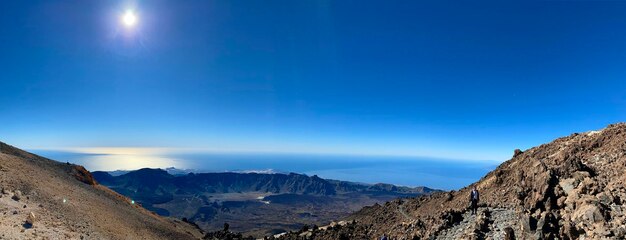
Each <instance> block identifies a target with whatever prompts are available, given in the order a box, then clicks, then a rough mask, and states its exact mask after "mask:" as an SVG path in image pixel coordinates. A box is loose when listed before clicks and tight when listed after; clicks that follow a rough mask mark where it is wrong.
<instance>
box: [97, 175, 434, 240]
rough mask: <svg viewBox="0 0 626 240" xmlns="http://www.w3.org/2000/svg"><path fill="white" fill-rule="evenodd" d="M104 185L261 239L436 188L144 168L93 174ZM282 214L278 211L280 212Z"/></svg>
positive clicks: (208, 226) (169, 212)
mask: <svg viewBox="0 0 626 240" xmlns="http://www.w3.org/2000/svg"><path fill="white" fill-rule="evenodd" d="M93 176H94V178H95V179H96V180H97V181H98V182H99V183H100V184H102V185H105V186H107V187H110V188H111V189H113V190H115V191H117V192H118V193H120V194H123V195H125V196H128V197H130V198H131V199H133V200H134V201H136V202H137V203H139V204H141V205H142V206H143V207H145V208H147V209H149V210H152V211H154V212H156V213H158V214H161V215H164V216H175V217H177V218H184V219H187V220H189V221H193V222H195V223H196V224H198V225H199V226H200V227H201V228H203V229H205V230H207V231H212V230H218V229H221V228H222V227H223V224H224V223H225V222H228V223H229V224H230V225H231V226H232V229H233V230H237V231H241V232H244V233H246V234H248V235H254V236H257V237H262V236H266V235H268V234H270V235H271V234H273V233H279V232H284V231H289V230H296V229H300V228H301V227H302V226H304V225H314V224H317V225H322V224H328V223H329V222H331V221H332V220H335V219H339V218H343V217H346V216H348V215H349V214H350V213H352V212H354V211H356V210H358V209H360V208H362V207H364V206H367V205H371V204H375V203H382V202H385V201H388V200H391V199H395V198H399V197H414V196H419V195H424V194H430V193H432V192H436V190H434V189H430V188H427V187H416V188H410V187H401V186H395V185H391V184H382V183H379V184H362V183H353V182H346V181H338V180H328V179H322V178H320V177H318V176H307V175H303V174H296V173H289V174H281V173H272V174H268V173H235V172H223V173H189V174H186V175H172V174H170V173H168V171H167V170H163V169H147V168H146V169H140V170H136V171H130V172H128V173H125V174H122V175H119V176H113V175H111V174H109V173H107V172H94V173H93ZM277 212H279V213H280V214H279V215H278V214H276V213H277Z"/></svg>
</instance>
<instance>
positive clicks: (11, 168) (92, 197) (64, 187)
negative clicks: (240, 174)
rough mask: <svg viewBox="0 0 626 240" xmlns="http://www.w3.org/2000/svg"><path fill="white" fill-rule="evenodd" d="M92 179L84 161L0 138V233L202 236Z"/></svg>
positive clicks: (5, 236)
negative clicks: (60, 157) (30, 149)
mask: <svg viewBox="0 0 626 240" xmlns="http://www.w3.org/2000/svg"><path fill="white" fill-rule="evenodd" d="M201 237H202V233H201V232H200V231H199V230H198V229H197V228H196V227H195V226H193V225H191V224H188V223H185V222H182V221H179V220H174V219H169V218H163V217H160V216H158V215H156V214H154V213H152V212H150V211H147V210H145V209H143V208H141V207H139V206H137V205H134V204H132V203H131V201H130V200H129V199H128V198H126V197H124V196H122V195H120V194H117V193H115V192H114V191H111V190H110V189H108V188H107V187H104V186H102V185H99V184H97V183H96V181H94V179H93V177H92V175H91V174H90V173H89V172H88V171H86V170H85V169H84V168H83V167H81V166H78V165H73V164H66V163H59V162H56V161H52V160H49V159H46V158H43V157H39V156H37V155H34V154H30V153H28V152H25V151H22V150H19V149H17V148H14V147H12V146H9V145H7V144H4V143H1V142H0V239H199V238H201Z"/></svg>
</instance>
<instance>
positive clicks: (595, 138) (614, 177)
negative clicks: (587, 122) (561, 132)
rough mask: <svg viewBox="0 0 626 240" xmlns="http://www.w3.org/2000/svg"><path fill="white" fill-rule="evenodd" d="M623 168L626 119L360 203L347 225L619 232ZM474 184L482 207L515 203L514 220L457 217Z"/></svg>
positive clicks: (562, 235) (380, 229)
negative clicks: (490, 167)
mask: <svg viewBox="0 0 626 240" xmlns="http://www.w3.org/2000/svg"><path fill="white" fill-rule="evenodd" d="M624 173H626V124H624V123H620V124H613V125H609V126H608V127H607V128H605V129H603V130H600V131H591V132H587V133H581V134H572V135H570V136H567V137H563V138H559V139H556V140H554V141H553V142H551V143H548V144H543V145H541V146H538V147H534V148H531V149H528V150H525V151H523V152H522V151H517V150H516V151H515V152H514V156H513V158H512V159H511V160H509V161H506V162H504V163H502V164H501V165H500V166H499V167H498V168H497V169H495V170H494V171H492V172H490V173H489V174H487V175H486V176H484V177H483V178H482V179H481V180H480V181H478V182H476V183H474V184H472V185H470V186H467V187H465V188H463V189H460V190H458V191H454V192H448V193H441V194H433V195H431V196H425V197H418V198H413V199H407V200H405V201H402V202H394V201H392V202H388V203H386V204H384V205H376V206H373V207H368V208H364V209H363V210H361V211H359V212H357V213H356V214H354V215H353V216H352V217H351V218H350V219H351V220H356V225H357V226H362V227H363V228H362V229H367V231H360V230H357V229H361V228H359V227H353V229H354V231H355V232H352V234H361V235H365V236H367V238H375V237H378V236H380V234H382V233H387V234H388V235H389V236H390V237H392V238H399V239H402V238H404V239H411V238H412V237H418V238H422V239H424V238H438V237H440V235H441V234H442V233H443V232H446V233H447V232H448V231H446V230H447V229H450V228H454V227H455V226H456V227H458V225H459V224H469V223H470V222H472V223H473V224H475V225H473V227H471V226H468V228H471V229H472V230H471V231H468V232H467V233H473V234H468V235H467V236H466V237H467V238H474V236H480V235H481V234H482V235H483V236H493V234H494V231H496V229H498V231H501V230H502V229H505V228H506V229H509V228H510V230H513V232H514V234H515V238H516V239H538V238H540V239H554V238H558V239H578V238H580V237H584V238H586V239H598V238H623V237H624V236H626V227H625V224H626V209H625V207H626V206H624V204H626V188H625V186H624V182H626V174H624ZM472 187H476V188H478V190H479V191H480V193H481V203H480V204H481V207H482V208H485V209H496V208H498V209H508V210H509V211H514V212H515V214H516V218H515V220H513V221H500V222H498V223H494V222H493V219H489V218H487V220H486V222H485V223H481V222H480V221H481V220H480V219H477V220H476V221H473V220H472V221H467V219H464V218H463V217H460V218H459V217H458V216H464V213H466V210H467V208H468V196H469V191H470V190H471V189H472ZM400 206H401V207H402V208H400ZM398 209H403V210H404V211H405V212H403V213H400V212H399V211H398ZM451 213H455V214H454V215H451ZM407 216H409V217H410V218H412V219H407ZM455 216H457V217H455ZM479 217H480V216H479ZM403 223H405V224H403ZM406 223H410V224H406ZM418 223H419V224H418ZM497 224H508V225H507V226H498V225H497ZM466 229H467V228H466ZM328 234H329V235H328V236H330V234H331V233H328ZM325 236H326V235H325V233H324V232H323V231H322V232H320V233H316V237H317V239H330V238H326V237H325Z"/></svg>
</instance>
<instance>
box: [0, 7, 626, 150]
mask: <svg viewBox="0 0 626 240" xmlns="http://www.w3.org/2000/svg"><path fill="white" fill-rule="evenodd" d="M128 10H132V11H133V12H134V14H135V15H134V16H135V17H136V22H135V24H134V25H133V26H126V25H124V24H123V22H122V21H121V18H122V16H123V14H124V13H125V12H126V11H128ZM0 66H1V67H0V141H4V142H7V143H9V144H13V145H17V146H20V147H23V148H30V149H36V148H46V149H54V148H75V147H166V148H194V149H207V150H221V151H235V152H237V151H253V152H254V151H264V152H291V153H320V154H325V153H342V154H366V155H411V156H430V157H442V158H455V159H473V160H496V161H502V160H506V159H508V158H509V157H510V156H511V155H512V152H513V149H515V148H521V149H525V148H528V147H532V146H535V145H538V144H541V143H544V142H547V141H550V140H552V139H554V138H556V137H559V136H564V135H568V134H570V133H572V132H581V131H588V130H594V129H599V128H602V127H604V126H606V125H607V124H609V123H613V122H619V121H624V120H625V119H626V118H625V117H626V2H618V1H610V2H600V1H588V2H587V1H576V2H568V1H547V2H542V1H539V2H535V1H523V2H510V1H503V2H474V1H472V2H463V3H458V2H445V1H428V2H426V1H363V0H359V1H321V0H316V1H271V0H270V1H268V0H263V1H226V0H224V1H204V0H203V1H162V0H155V1H135V2H132V1H117V2H116V1H84V0H69V1H2V3H0Z"/></svg>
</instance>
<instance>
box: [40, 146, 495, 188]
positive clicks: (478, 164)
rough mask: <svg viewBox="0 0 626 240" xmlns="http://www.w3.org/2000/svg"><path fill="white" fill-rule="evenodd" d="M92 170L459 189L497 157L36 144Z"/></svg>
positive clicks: (491, 165) (58, 157) (51, 154)
mask: <svg viewBox="0 0 626 240" xmlns="http://www.w3.org/2000/svg"><path fill="white" fill-rule="evenodd" d="M31 151H33V152H34V153H36V154H39V155H41V156H44V157H47V158H50V159H54V160H57V161H60V162H70V163H75V164H80V165H83V166H85V168H87V169H88V170H90V171H115V170H136V169H140V168H163V169H165V168H176V169H181V170H189V171H192V172H226V171H237V172H248V171H253V172H274V173H290V172H294V173H302V174H307V175H317V176H319V177H322V178H327V179H336V180H344V181H352V182H361V183H391V184H395V185H402V186H411V187H415V186H427V187H431V188H437V189H443V190H454V189H459V188H462V187H464V186H467V185H468V184H470V183H473V182H475V181H478V180H479V179H480V178H481V177H482V176H484V175H485V174H487V173H488V172H489V171H491V170H493V169H495V167H497V165H498V163H497V162H494V161H466V160H454V159H436V158H425V157H385V156H349V155H314V154H267V153H258V154H251V153H248V154H242V153H194V154H180V153H179V154H176V153H169V154H167V153H158V154H145V153H133V154H118V153H116V154H107V153H97V154H96V153H79V152H71V151H49V150H47V151H43V150H31Z"/></svg>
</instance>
